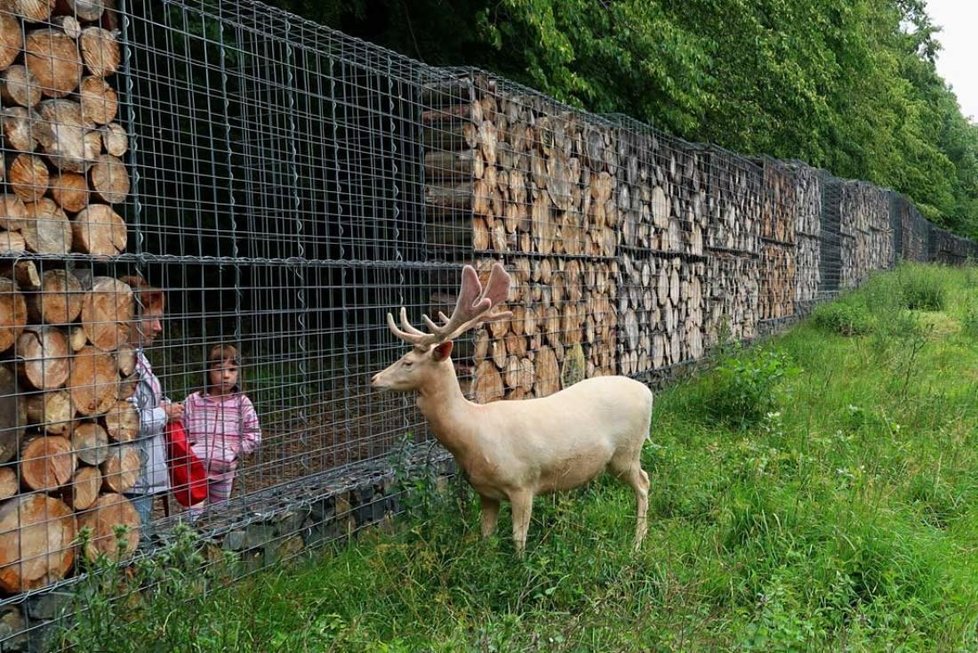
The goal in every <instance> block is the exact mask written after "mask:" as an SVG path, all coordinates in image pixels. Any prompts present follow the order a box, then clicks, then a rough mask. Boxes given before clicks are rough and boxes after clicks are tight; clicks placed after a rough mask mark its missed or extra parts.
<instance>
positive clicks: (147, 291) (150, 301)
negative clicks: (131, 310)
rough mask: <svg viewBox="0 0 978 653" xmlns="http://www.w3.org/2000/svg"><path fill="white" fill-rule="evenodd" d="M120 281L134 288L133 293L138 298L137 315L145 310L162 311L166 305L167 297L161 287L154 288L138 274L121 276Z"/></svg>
mask: <svg viewBox="0 0 978 653" xmlns="http://www.w3.org/2000/svg"><path fill="white" fill-rule="evenodd" d="M119 281H121V282H123V283H125V284H127V285H128V286H129V287H130V288H132V294H133V296H134V297H135V298H136V315H141V314H142V313H144V312H145V311H151V310H156V311H158V312H160V313H162V312H163V308H164V307H165V305H166V297H165V296H164V295H163V291H162V290H160V289H159V288H154V287H153V286H151V285H149V283H147V282H146V279H144V278H142V277H141V276H139V275H138V274H136V275H130V276H126V277H119Z"/></svg>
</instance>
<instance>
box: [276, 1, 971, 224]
mask: <svg viewBox="0 0 978 653" xmlns="http://www.w3.org/2000/svg"><path fill="white" fill-rule="evenodd" d="M272 4H275V5H278V6H280V7H282V8H284V9H287V10H289V11H292V12H295V13H297V14H300V15H302V16H305V17H307V18H309V19H312V20H315V21H317V22H321V23H323V24H326V25H329V26H331V27H335V28H337V29H340V30H342V31H344V32H346V33H348V34H351V35H354V36H358V37H361V38H363V39H365V40H368V41H371V42H374V43H377V44H379V45H382V46H385V47H388V48H391V49H393V50H396V51H398V52H402V53H404V54H405V55H407V56H410V57H414V58H416V59H419V60H421V61H425V62H427V63H431V64H434V65H472V66H477V67H480V68H484V69H486V70H490V71H493V72H495V73H498V74H500V75H502V76H504V77H507V78H509V79H512V80H514V81H517V82H522V83H524V84H526V85H528V86H532V87H534V88H536V89H539V90H540V91H542V92H544V93H547V94H548V95H551V96H553V97H555V98H557V99H559V100H561V101H564V102H567V103H569V104H572V105H575V106H580V107H582V108H585V109H587V110H590V111H595V112H622V113H627V114H629V115H631V116H633V117H635V118H637V119H639V120H643V121H646V122H648V123H651V124H653V125H655V126H657V127H659V128H661V129H663V130H665V131H667V132H670V133H673V134H676V135H679V136H682V137H684V138H688V139H691V140H696V141H709V142H712V143H716V144H718V145H721V146H723V147H726V148H728V149H731V150H734V151H738V152H742V153H745V154H762V153H763V154H769V155H771V156H775V157H778V158H784V159H801V160H803V161H806V162H808V163H809V164H811V165H814V166H820V167H825V168H827V169H828V170H830V171H831V172H832V173H833V174H836V175H838V176H841V177H851V178H859V179H866V180H869V181H872V182H874V183H876V184H879V185H881V186H886V187H891V188H894V189H896V190H898V191H900V192H903V193H906V194H907V195H908V196H910V197H911V198H913V200H914V201H915V203H916V204H917V206H918V207H919V208H920V209H921V211H922V212H923V213H924V214H925V215H927V217H929V218H930V219H932V220H934V221H935V222H936V223H938V224H940V225H942V226H945V227H947V228H949V229H952V230H954V231H956V232H958V233H961V234H964V235H967V236H971V237H978V125H976V124H975V123H972V122H970V121H969V120H968V119H967V118H965V117H964V116H963V115H962V114H961V109H960V107H959V106H958V103H957V99H956V98H955V96H954V94H953V92H952V91H951V89H950V88H949V86H948V84H947V83H946V82H945V81H944V80H943V79H942V78H941V77H940V76H939V75H938V74H937V71H936V68H935V65H934V61H935V58H936V56H937V53H938V52H939V50H940V41H939V37H940V33H939V30H938V29H937V28H936V27H935V26H934V24H933V22H932V21H931V19H930V17H929V16H928V15H927V12H926V6H925V2H924V0H494V1H493V2H485V1H484V0H324V1H318V0H272Z"/></svg>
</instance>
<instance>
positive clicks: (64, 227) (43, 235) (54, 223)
mask: <svg viewBox="0 0 978 653" xmlns="http://www.w3.org/2000/svg"><path fill="white" fill-rule="evenodd" d="M42 165H43V164H42ZM24 206H25V208H26V209H27V219H26V220H25V221H24V223H23V226H22V227H21V230H20V232H21V234H23V236H24V241H25V242H26V243H27V248H28V249H29V250H31V251H32V252H37V253H38V254H58V255H65V254H67V253H68V252H70V251H71V245H72V234H71V222H69V221H68V216H67V215H65V212H64V211H62V210H61V207H59V206H58V205H57V204H55V203H54V200H51V199H48V198H47V197H42V198H41V199H39V200H38V201H36V202H28V203H26V204H25V205H24Z"/></svg>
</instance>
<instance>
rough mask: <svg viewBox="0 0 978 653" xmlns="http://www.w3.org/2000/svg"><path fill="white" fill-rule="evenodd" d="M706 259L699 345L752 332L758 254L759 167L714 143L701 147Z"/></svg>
mask: <svg viewBox="0 0 978 653" xmlns="http://www.w3.org/2000/svg"><path fill="white" fill-rule="evenodd" d="M705 156H706V157H707V158H706V171H707V184H706V190H707V206H708V215H709V221H708V223H707V232H706V245H707V253H708V256H707V260H706V274H705V279H706V281H705V295H706V299H705V304H704V308H705V315H704V322H703V333H704V345H705V346H706V347H712V346H714V345H716V344H718V343H719V342H720V340H721V339H722V338H735V339H747V338H752V337H754V335H755V334H756V333H757V321H758V319H759V314H758V294H759V286H758V269H759V268H758V255H759V252H760V224H759V222H760V216H761V214H762V182H763V172H762V170H761V168H760V167H759V166H757V165H756V164H755V163H753V162H751V161H749V160H748V159H745V158H744V157H741V156H738V155H736V154H732V153H730V152H727V151H725V150H722V149H718V148H715V147H709V148H707V150H706V152H705Z"/></svg>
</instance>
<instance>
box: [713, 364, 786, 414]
mask: <svg viewBox="0 0 978 653" xmlns="http://www.w3.org/2000/svg"><path fill="white" fill-rule="evenodd" d="M789 367H790V366H789V361H788V359H787V357H786V356H785V355H784V353H782V352H778V351H772V350H759V351H745V350H742V351H740V353H737V354H734V355H730V356H727V357H725V358H723V359H722V360H721V361H720V362H719V364H718V365H717V366H716V369H714V370H713V371H712V372H711V373H710V374H709V375H707V376H706V377H705V378H704V379H703V381H702V387H701V391H700V393H699V394H698V395H697V401H698V402H700V403H701V404H702V412H703V415H704V416H705V417H708V418H709V419H711V420H715V421H718V422H721V423H724V424H727V425H729V426H733V427H737V428H748V427H750V426H753V425H755V424H757V423H758V422H760V421H761V420H762V419H763V418H764V416H765V415H767V414H768V413H770V412H772V411H774V410H776V408H777V405H778V395H777V392H776V391H777V388H778V384H779V383H780V381H781V380H782V379H783V378H784V377H785V375H786V373H787V372H788V370H789Z"/></svg>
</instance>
